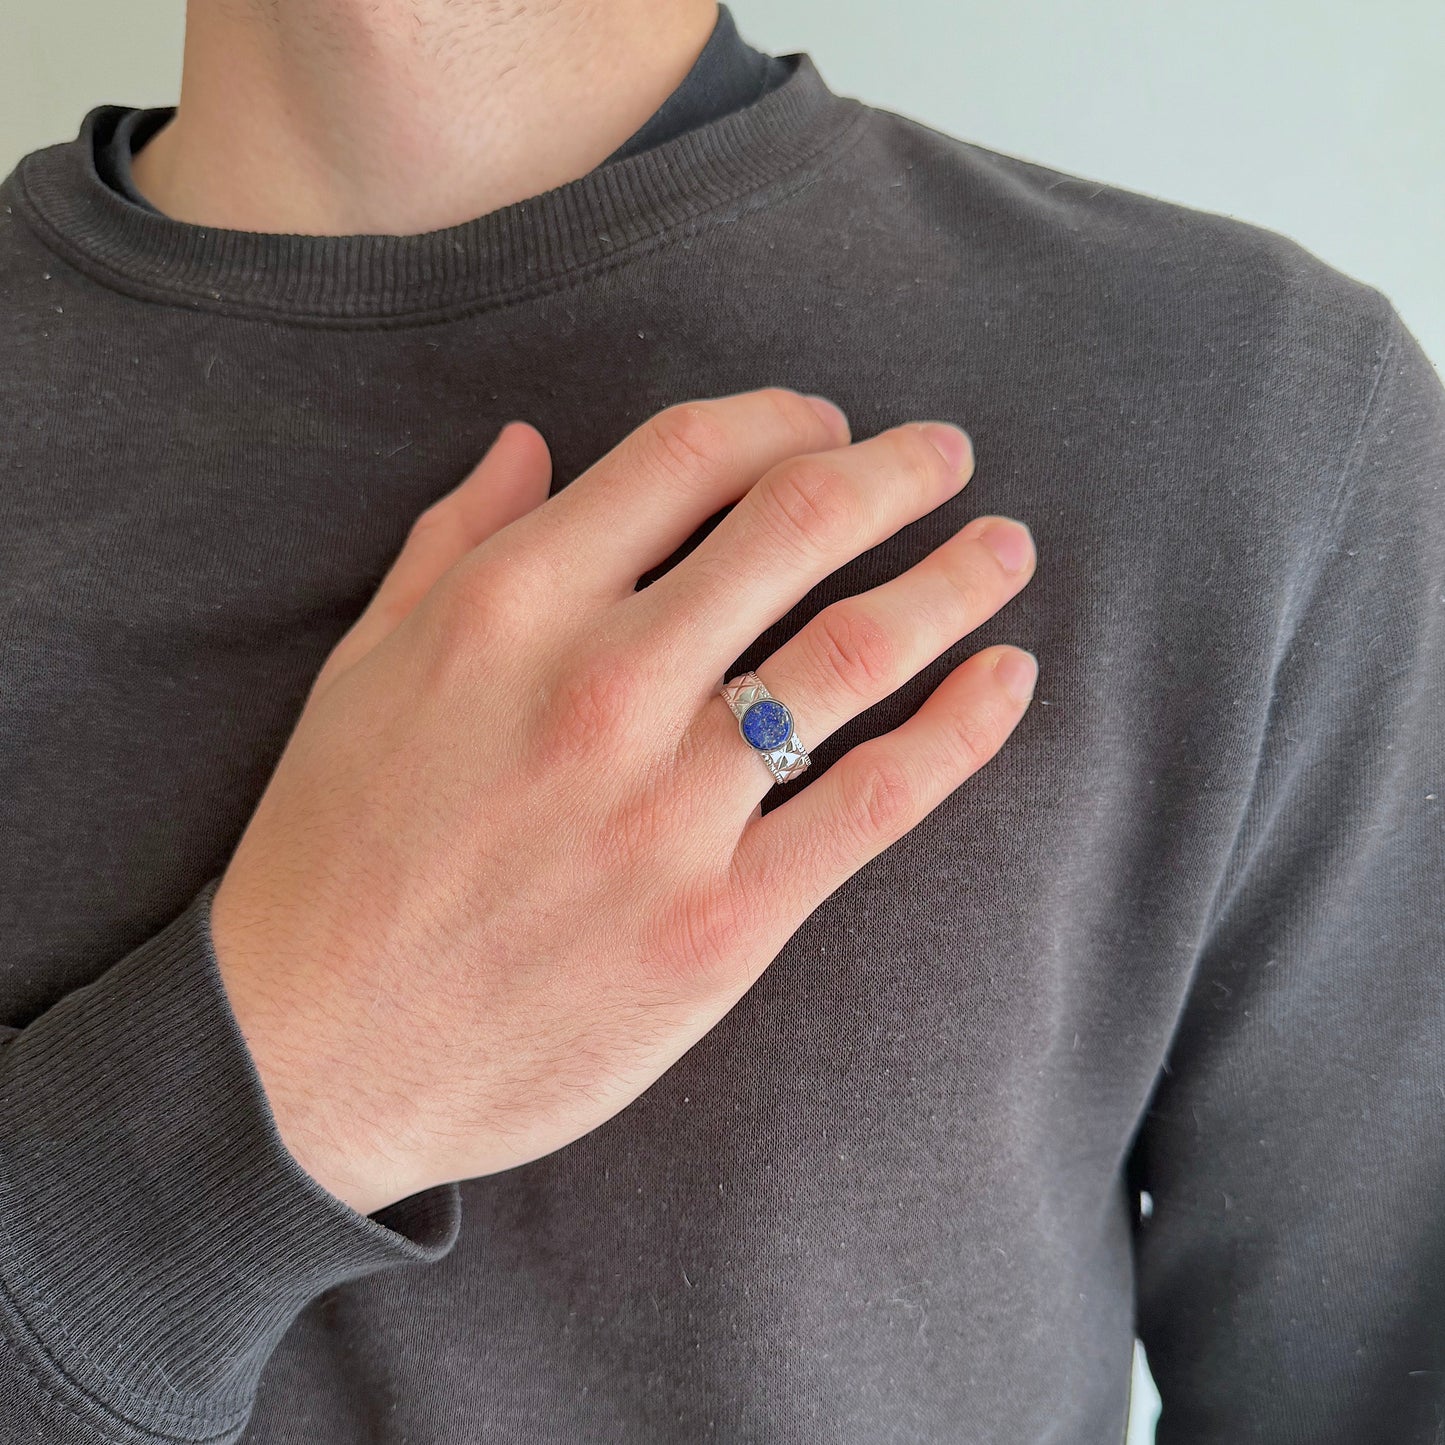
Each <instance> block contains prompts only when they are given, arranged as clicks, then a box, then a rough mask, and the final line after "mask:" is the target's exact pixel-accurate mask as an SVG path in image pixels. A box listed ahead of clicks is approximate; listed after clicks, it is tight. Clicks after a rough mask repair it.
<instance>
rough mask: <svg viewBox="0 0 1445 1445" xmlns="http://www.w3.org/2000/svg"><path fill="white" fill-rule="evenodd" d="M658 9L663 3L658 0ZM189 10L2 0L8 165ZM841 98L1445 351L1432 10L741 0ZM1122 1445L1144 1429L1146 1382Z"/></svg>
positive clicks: (70, 130)
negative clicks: (1193, 228) (1208, 236)
mask: <svg viewBox="0 0 1445 1445" xmlns="http://www.w3.org/2000/svg"><path fill="white" fill-rule="evenodd" d="M658 3H666V0H658ZM183 8H184V7H183V0H131V3H129V4H124V5H122V4H117V3H115V0H44V3H40V0H0V173H3V172H5V171H8V170H9V169H10V168H11V166H12V165H13V164H14V163H15V161H16V160H17V159H18V158H19V157H20V155H22V154H23V153H24V152H25V151H27V150H30V149H33V148H34V147H36V146H39V145H45V144H48V143H50V142H51V141H56V140H64V139H68V138H70V137H71V136H73V135H74V134H75V132H76V129H77V128H78V126H79V123H80V119H81V116H82V115H83V114H84V113H85V111H86V110H88V109H89V108H90V107H91V106H92V105H95V104H98V103H99V102H101V101H116V102H120V103H123V104H128V105H158V104H163V103H169V102H172V101H174V100H175V97H176V89H177V77H178V75H179V71H180V54H181V24H182V13H183ZM731 8H732V11H733V14H734V15H735V16H736V18H737V21H738V24H739V27H740V28H741V30H742V32H743V34H744V35H745V36H746V37H747V38H748V39H749V40H751V41H752V42H753V43H754V44H756V45H759V46H761V47H763V48H764V49H767V50H771V51H773V52H774V53H775V54H783V53H786V52H788V51H792V50H806V51H808V52H809V53H810V54H811V55H812V56H813V58H814V60H816V61H817V63H818V66H819V68H820V69H821V70H822V72H823V75H824V77H825V78H826V79H827V80H828V82H829V84H830V85H831V86H832V87H833V89H834V90H838V91H841V92H843V93H845V94H849V95H856V96H859V97H861V98H862V99H864V100H868V101H871V102H873V103H874V104H877V105H882V106H885V107H887V108H888V109H890V110H896V111H901V112H902V113H904V114H906V115H910V116H913V117H915V118H917V119H919V120H922V121H924V122H925V123H926V124H929V125H932V126H936V127H938V128H939V129H940V130H944V131H948V132H950V133H952V134H954V135H959V136H964V137H966V138H967V139H969V140H972V141H976V142H978V143H980V144H982V145H986V146H991V147H993V148H994V149H997V150H1002V151H1007V152H1009V153H1011V154H1014V155H1019V156H1024V157H1026V158H1028V159H1030V160H1036V161H1041V162H1043V163H1044V164H1046V165H1051V166H1055V167H1057V168H1059V169H1061V170H1066V171H1072V172H1074V173H1076V174H1079V175H1083V176H1087V177H1089V178H1091V179H1096V180H1102V181H1108V182H1112V183H1114V184H1118V185H1123V186H1127V187H1129V188H1131V189H1134V190H1141V191H1147V192H1149V193H1151V194H1153V195H1157V196H1163V197H1166V198H1167V199H1170V200H1177V201H1182V202H1184V203H1185V204H1188V205H1194V206H1202V207H1204V208H1206V209H1209V210H1216V211H1223V212H1226V213H1228V214H1230V215H1235V216H1239V217H1241V218H1243V219H1246V220H1250V221H1255V222H1257V223H1259V224H1262V225H1265V226H1268V227H1270V228H1271V229H1273V230H1277V231H1283V232H1284V233H1286V234H1287V235H1290V236H1293V237H1294V238H1295V239H1296V240H1299V241H1301V242H1303V243H1304V244H1305V245H1306V246H1308V247H1309V248H1310V249H1311V250H1312V251H1314V252H1315V253H1316V254H1317V255H1319V256H1321V257H1323V258H1324V259H1325V260H1326V261H1329V262H1330V263H1331V264H1333V265H1335V266H1338V267H1340V268H1342V269H1343V270H1345V271H1347V272H1349V273H1350V274H1351V275H1354V276H1358V277H1359V278H1360V279H1362V280H1365V281H1368V282H1370V283H1371V284H1372V285H1376V286H1378V287H1380V288H1381V289H1382V290H1383V291H1385V292H1386V294H1387V295H1389V296H1390V297H1391V298H1392V299H1393V300H1394V302H1395V304H1396V306H1397V307H1398V308H1399V309H1400V312H1401V313H1402V315H1403V316H1404V318H1405V321H1406V322H1407V324H1408V325H1409V326H1410V327H1411V329H1412V330H1413V331H1414V332H1415V334H1416V335H1417V336H1418V337H1419V338H1420V339H1421V341H1422V342H1423V343H1424V345H1425V348H1426V350H1427V351H1429V352H1430V353H1431V355H1432V356H1433V357H1434V358H1435V361H1436V363H1437V365H1438V364H1440V363H1441V362H1442V361H1445V84H1442V83H1441V82H1442V79H1445V76H1442V70H1445V64H1442V62H1445V4H1442V3H1441V0H1372V3H1370V4H1368V5H1365V4H1361V3H1360V0H1208V3H1202V4H1201V3H1200V0H911V3H910V0H894V3H892V4H888V5H883V4H878V3H876V0H731ZM1140 1380H1141V1384H1140V1389H1139V1391H1138V1392H1136V1401H1137V1402H1138V1403H1139V1405H1140V1408H1139V1409H1138V1410H1137V1411H1136V1416H1137V1418H1136V1421H1135V1424H1134V1430H1133V1434H1132V1436H1131V1445H1140V1442H1143V1441H1146V1440H1148V1439H1149V1438H1150V1437H1151V1436H1152V1433H1153V1431H1152V1419H1153V1415H1154V1410H1155V1397H1154V1395H1153V1392H1152V1389H1151V1388H1150V1387H1149V1385H1148V1383H1147V1377H1145V1376H1143V1375H1142V1374H1141V1375H1140Z"/></svg>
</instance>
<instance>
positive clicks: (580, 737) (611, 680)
mask: <svg viewBox="0 0 1445 1445" xmlns="http://www.w3.org/2000/svg"><path fill="white" fill-rule="evenodd" d="M638 676H639V671H638V667H637V664H636V663H634V662H633V661H632V660H631V659H629V658H627V657H625V656H623V655H622V654H621V653H620V652H617V651H610V652H606V651H603V652H597V653H594V654H593V655H592V656H590V657H587V658H584V659H583V660H581V661H580V662H577V663H575V664H574V666H573V667H572V668H571V669H570V670H569V671H568V673H567V675H566V676H565V677H564V678H563V679H562V680H561V681H560V682H559V683H558V684H557V686H556V687H555V688H554V689H553V690H552V692H551V695H550V698H549V701H548V712H547V716H546V717H545V719H544V720H543V723H542V734H543V736H542V740H541V741H540V743H539V744H538V747H539V752H540V754H541V757H542V758H544V759H545V760H546V761H547V762H551V763H554V764H555V763H557V762H562V761H568V760H573V759H575V758H577V757H579V756H592V755H594V754H596V753H598V752H600V751H610V750H612V749H613V748H615V747H616V745H617V743H618V741H619V739H620V738H621V737H622V736H623V735H624V734H625V733H626V732H627V730H628V728H629V726H630V724H631V718H632V712H633V710H634V709H635V707H636V706H637V690H638V689H637V678H638ZM542 765H543V766H545V765H546V764H545V762H544V763H543V764H542Z"/></svg>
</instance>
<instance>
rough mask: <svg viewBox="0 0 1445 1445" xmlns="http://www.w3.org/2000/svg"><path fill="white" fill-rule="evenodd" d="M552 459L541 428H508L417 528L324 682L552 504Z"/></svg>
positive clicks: (337, 651)
mask: <svg viewBox="0 0 1445 1445" xmlns="http://www.w3.org/2000/svg"><path fill="white" fill-rule="evenodd" d="M551 481H552V456H551V453H550V452H549V451H548V449H547V443H546V441H545V440H543V437H542V433H541V432H539V431H538V430H537V429H536V427H534V426H532V425H531V424H530V423H528V422H524V421H512V422H508V423H507V425H506V426H504V427H503V428H502V430H501V431H500V432H499V433H498V434H497V438H496V440H495V441H494V442H493V443H492V445H491V446H490V447H489V448H488V449H487V452H486V454H485V455H484V456H483V457H482V459H481V461H479V462H478V463H477V465H476V466H475V467H473V469H472V470H471V472H470V473H469V474H468V475H467V477H466V479H465V480H464V481H463V482H462V483H461V485H460V486H458V487H456V488H455V489H454V490H452V491H450V492H448V493H447V494H446V495H445V496H444V497H442V498H440V499H439V500H438V501H436V502H433V503H432V505H431V506H430V507H428V508H427V509H426V511H424V512H423V513H421V515H420V516H419V517H417V519H416V521H415V522H413V523H412V527H411V531H410V533H408V535H407V539H406V542H405V544H404V545H403V547H402V549H401V551H400V552H399V553H398V554H397V558H396V561H395V562H393V563H392V565H391V568H390V570H389V571H388V572H387V574H386V576H385V577H384V578H382V581H381V586H380V587H378V588H377V590H376V593H375V595H374V596H373V597H372V599H371V601H370V602H369V603H368V604H367V608H366V611H365V612H363V613H362V614H361V616H360V617H359V618H357V620H356V622H355V623H354V624H353V625H352V627H351V630H350V631H349V632H347V633H346V635H345V636H344V637H343V638H342V639H341V641H340V642H338V643H337V645H336V647H335V648H334V649H333V650H332V652H331V655H330V657H328V658H327V659H326V666H325V667H324V668H323V669H322V671H323V673H325V674H335V673H337V672H342V671H344V670H345V669H346V668H348V667H350V666H351V665H352V663H354V662H356V661H358V660H359V659H360V658H361V657H363V656H365V655H366V654H367V653H368V652H370V651H371V649H372V648H373V647H375V646H376V645H377V643H379V642H380V641H381V640H382V639H383V638H384V637H387V636H389V635H390V634H391V633H392V632H393V631H394V630H395V629H396V628H397V627H398V626H399V625H400V624H401V622H402V621H403V619H405V618H406V617H407V616H408V615H409V614H410V613H411V612H412V610H413V609H414V608H415V607H416V605H417V603H419V602H420V601H421V600H422V598H423V597H425V596H426V594H427V593H428V592H430V591H431V589H432V587H433V586H434V585H435V584H436V582H437V581H438V580H439V579H440V577H441V575H442V573H444V572H445V571H447V570H448V569H449V568H450V567H452V566H453V565H454V564H456V563H457V562H459V561H461V559H462V558H463V557H464V556H466V554H467V553H468V552H470V551H471V550H472V549H473V548H474V547H477V546H480V545H481V543H483V542H485V541H486V540H487V538H488V537H490V536H491V535H492V534H493V533H494V532H498V531H500V530H501V529H502V528H503V527H505V526H506V525H507V524H508V523H509V522H514V521H516V519H517V518H518V517H521V516H524V515H525V514H526V513H528V512H530V511H531V510H532V509H533V508H534V507H538V506H540V505H541V504H542V503H543V502H545V501H546V500H547V495H548V491H549V489H550V487H551ZM319 680H320V679H319V678H318V681H319Z"/></svg>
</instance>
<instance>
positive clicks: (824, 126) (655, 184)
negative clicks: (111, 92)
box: [3, 53, 868, 322]
mask: <svg viewBox="0 0 1445 1445" xmlns="http://www.w3.org/2000/svg"><path fill="white" fill-rule="evenodd" d="M780 58H781V59H783V60H786V61H788V62H790V63H791V64H792V65H793V72H792V74H791V75H790V76H789V77H788V78H787V79H786V80H785V81H784V82H783V83H782V84H781V85H779V86H778V87H777V88H776V89H775V90H772V91H769V92H768V93H767V94H766V95H764V96H762V97H761V98H760V99H759V100H757V101H756V102H754V103H753V104H752V105H749V106H746V107H744V108H743V109H741V110H737V111H733V112H732V113H731V114H729V115H725V116H722V117H720V118H719V119H717V120H714V121H710V122H708V123H707V124H705V125H702V126H699V127H697V128H696V129H694V130H690V131H687V132H684V133H683V134H682V135H679V136H675V137H673V138H672V139H671V140H668V141H664V142H663V143H662V144H660V145H658V146H655V147H653V148H651V149H649V150H646V151H643V152H641V153H639V154H637V155H633V156H628V157H625V158H624V159H621V160H617V161H611V162H608V163H606V164H604V165H601V166H599V167H597V168H596V169H594V170H591V171H589V172H588V173H587V174H586V175H583V176H580V177H578V178H577V179H576V180H573V181H568V182H567V183H565V184H564V185H561V186H557V187H554V188H553V189H552V190H549V191H545V192H543V193H541V194H540V195H537V196H533V197H529V198H528V199H526V200H521V201H516V202H514V203H512V204H511V205H508V206H503V207H501V208H500V209H498V210H495V211H490V212H488V213H487V214H485V215H482V216H478V217H476V218H474V219H472V220H468V221H463V222H461V223H460V224H458V225H455V226H448V227H444V228H443V229H441V230H436V231H424V232H420V233H417V234H413V235H405V236H388V235H374V234H366V235H350V236H313V235H294V234H284V233H278V232H261V231H237V230H228V229H224V228H218V227H207V226H196V225H192V224H190V223H189V222H185V221H178V220H175V219H174V218H172V217H170V216H164V215H160V214H157V213H154V212H151V211H147V210H145V209H143V208H141V207H139V206H136V205H134V204H132V203H131V202H130V201H128V200H126V199H125V197H123V196H121V195H119V194H118V193H117V192H115V191H114V190H113V189H112V188H111V187H110V186H108V185H106V183H105V181H104V180H103V179H102V178H101V176H100V174H99V172H98V171H97V170H96V167H95V141H96V138H97V131H98V130H99V128H101V127H105V126H108V125H112V124H114V123H115V121H116V120H117V119H118V117H119V116H120V115H121V114H123V113H124V111H125V109H126V108H125V107H122V106H113V105H102V106H97V107H95V108H94V109H93V110H92V111H90V113H89V114H88V115H87V116H86V117H85V119H84V121H83V122H82V123H81V128H80V133H79V135H77V137H76V138H75V139H74V140H71V141H66V142H62V143H61V144H58V145H53V146H47V147H45V148H44V149H42V150H37V151H33V152H31V153H30V154H29V155H27V156H26V157H25V158H24V159H23V160H22V161H21V163H20V164H19V166H17V167H16V169H15V171H14V172H13V173H12V175H11V177H10V179H9V180H8V181H7V182H6V183H5V186H4V188H3V193H4V194H5V195H6V199H7V200H8V199H10V198H11V196H13V197H14V200H15V201H16V202H18V203H19V206H20V209H21V210H22V212H23V213H24V214H25V215H26V216H27V218H28V219H30V220H31V222H32V224H34V225H35V226H36V228H37V230H38V231H39V232H40V233H41V234H42V236H43V238H44V239H45V240H46V242H47V243H48V244H49V245H51V246H52V247H53V248H54V249H55V250H57V251H58V252H60V253H61V254H62V255H63V256H64V257H65V258H66V259H67V260H68V261H70V262H71V263H72V264H73V265H75V266H77V267H78V268H79V269H81V270H82V271H85V272H86V273H87V274H89V275H92V276H94V277H95V278H96V279H98V280H101V281H104V282H106V283H107V284H109V285H111V286H113V287H115V288H116V289H118V290H123V291H128V292H130V293H132V294H136V295H141V296H144V297H147V298H150V299H155V300H170V301H175V302H183V303H186V304H190V305H194V306H200V307H210V308H214V309H218V310H225V311H227V312H230V313H234V312H236V311H238V310H239V311H244V312H251V313H256V314H262V315H269V316H276V317H285V316H290V317H295V318H297V319H306V318H310V319H313V320H340V321H362V322H365V321H384V320H397V319H401V318H405V319H407V320H409V321H416V320H424V319H426V318H427V317H428V316H429V315H434V316H438V317H440V316H443V315H447V314H451V313H454V312H455V311H457V310H459V309H466V310H469V309H473V308H483V307H486V306H492V305H498V304H503V303H506V302H509V301H515V300H520V299H523V298H525V297H526V296H527V295H530V294H534V293H537V292H540V291H545V290H547V289H550V288H552V287H554V286H556V285H558V284H563V283H565V282H566V281H567V280H568V279H569V278H578V277H579V275H580V274H583V273H587V272H589V271H591V270H593V269H595V268H598V267H601V266H605V265H606V264H608V263H609V262H612V261H615V260H617V259H619V258H621V257H623V256H625V255H628V254H631V253H633V252H635V251H637V250H639V249H644V248H646V247H647V246H648V245H649V244H650V243H654V242H656V241H658V240H660V239H662V238H663V237H665V236H666V235H667V234H668V233H669V232H672V231H673V230H675V229H676V228H679V227H683V226H685V225H687V224H688V223H689V222H701V221H703V220H704V218H706V217H708V216H710V215H712V216H721V215H737V214H739V213H741V212H742V211H745V210H749V209H752V208H753V206H762V205H766V204H768V203H769V202H770V201H772V200H775V199H778V198H780V196H781V195H783V194H787V193H789V192H790V191H791V190H793V189H796V188H799V187H801V186H802V185H805V184H807V181H808V180H809V178H810V177H811V176H812V175H813V174H814V173H815V172H816V170H817V168H818V167H819V166H821V165H823V164H826V163H827V161H828V160H829V159H830V158H831V157H832V156H833V155H834V154H836V153H837V151H839V150H840V149H841V148H842V147H843V146H844V145H845V144H847V143H848V142H849V141H850V140H851V139H853V138H855V137H856V135H857V133H858V129H859V127H860V126H861V124H862V122H863V121H864V119H865V118H866V116H867V114H868V109H867V107H866V106H864V105H863V104H862V103H861V102H859V101H857V100H854V99H852V98H851V97H846V96H840V95H837V94H835V93H834V92H833V91H832V90H830V89H829V87H828V85H827V84H826V82H825V81H824V80H823V78H822V76H821V75H820V73H819V72H818V70H817V67H816V66H815V65H814V64H813V61H812V59H811V58H810V57H809V56H808V55H806V54H803V53H798V54H794V55H787V56H782V57H780ZM749 202H751V204H749Z"/></svg>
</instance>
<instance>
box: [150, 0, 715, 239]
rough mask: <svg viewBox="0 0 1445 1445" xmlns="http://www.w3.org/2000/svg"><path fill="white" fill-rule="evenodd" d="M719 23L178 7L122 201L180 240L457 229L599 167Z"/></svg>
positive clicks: (711, 1) (299, 7) (390, 8)
mask: <svg viewBox="0 0 1445 1445" xmlns="http://www.w3.org/2000/svg"><path fill="white" fill-rule="evenodd" d="M716 20H717V5H716V3H715V0H554V3H544V0H285V3H283V4H280V5H273V4H269V3H267V0H191V3H190V5H189V8H188V11H187V15H186V41H185V59H184V66H183V71H182V77H181V94H180V102H179V104H178V106H177V109H176V115H175V117H174V118H173V119H172V120H171V121H170V122H169V123H168V124H167V125H166V126H165V127H163V128H162V129H161V130H160V131H158V132H157V133H156V134H155V135H154V136H153V137H152V138H151V140H150V141H149V142H148V143H147V144H146V145H145V146H144V147H143V148H142V149H141V151H140V152H139V154H138V155H137V156H136V158H135V165H134V172H133V174H134V179H135V184H136V186H137V187H138V188H139V190H140V192H141V194H142V195H144V196H145V197H146V198H147V199H148V200H149V201H151V203H152V204H153V205H155V206H156V207H157V209H159V210H160V211H162V212H163V213H165V214H166V215H168V216H173V217H175V218H176V219H177V220H182V221H189V222H191V223H193V224H196V225H204V226H216V227H226V228H231V229H236V230H249V231H285V232H300V233H305V234H310V235H348V234H356V233H361V232H370V233H384V234H393V235H406V234H412V233H415V232H419V231H430V230H436V229H439V228H441V227H443V226H451V225H456V224H459V223H460V222H462V221H465V220H469V219H471V218H473V217H475V216H479V215H484V214H485V213H487V212H488V211H493V210H497V209H498V208H500V207H502V206H505V205H509V204H511V203H512V202H514V201H519V200H523V199H525V198H526V197H528V196H535V195H537V194H539V193H540V192H542V191H545V190H549V189H551V188H552V187H553V186H558V185H562V184H564V183H565V182H567V181H570V180H575V179H576V178H577V177H578V176H582V175H585V174H586V173H587V172H588V171H589V170H591V169H592V168H593V167H594V166H596V165H598V164H599V163H600V162H601V161H603V160H605V159H606V158H607V157H608V156H609V155H611V154H612V152H613V151H614V150H616V149H617V148H618V147H619V146H620V145H621V144H622V143H623V142H624V141H626V140H627V138H628V137H629V136H631V135H632V134H633V132H634V131H636V130H637V129H638V127H640V126H641V125H642V123H643V122H644V121H646V120H647V118H648V117H649V116H650V115H651V114H652V113H653V112H654V111H655V110H656V109H657V108H658V106H660V105H661V104H662V102H663V101H664V100H666V99H667V97H668V96H669V95H670V94H671V93H672V91H673V90H674V89H675V88H676V87H677V85H678V84H679V83H680V82H681V80H682V79H683V77H684V76H685V75H686V74H687V72H688V70H689V68H690V67H691V66H692V63H693V61H694V60H696V59H697V57H698V55H699V54H700V52H701V51H702V48H703V46H704V45H705V44H706V43H707V39H708V36H709V35H710V33H711V31H712V28H713V25H714V23H715V22H716Z"/></svg>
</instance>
